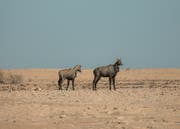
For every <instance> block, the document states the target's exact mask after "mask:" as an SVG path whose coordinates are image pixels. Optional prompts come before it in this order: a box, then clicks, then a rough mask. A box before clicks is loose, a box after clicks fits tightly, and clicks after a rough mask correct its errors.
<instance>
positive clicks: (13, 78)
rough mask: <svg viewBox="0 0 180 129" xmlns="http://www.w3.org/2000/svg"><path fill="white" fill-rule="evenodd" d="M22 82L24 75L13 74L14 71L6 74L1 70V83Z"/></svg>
mask: <svg viewBox="0 0 180 129" xmlns="http://www.w3.org/2000/svg"><path fill="white" fill-rule="evenodd" d="M22 82H23V77H22V76H21V75H18V74H12V73H8V74H5V73H3V71H2V70H0V83H5V84H20V83H22Z"/></svg>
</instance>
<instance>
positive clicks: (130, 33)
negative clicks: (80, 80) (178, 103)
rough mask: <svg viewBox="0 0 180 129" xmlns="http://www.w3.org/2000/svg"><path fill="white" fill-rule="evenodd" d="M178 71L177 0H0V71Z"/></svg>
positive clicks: (179, 21)
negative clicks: (117, 64) (119, 66)
mask: <svg viewBox="0 0 180 129" xmlns="http://www.w3.org/2000/svg"><path fill="white" fill-rule="evenodd" d="M118 57H121V58H122V62H123V64H124V67H130V68H152V67H153V68H154V67H155V68H156V67H178V68H180V0H0V68H64V67H71V66H74V65H76V64H81V65H82V66H83V67H84V68H94V67H96V66H99V65H106V64H111V63H113V62H114V61H115V60H116V58H118Z"/></svg>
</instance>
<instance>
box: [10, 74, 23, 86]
mask: <svg viewBox="0 0 180 129" xmlns="http://www.w3.org/2000/svg"><path fill="white" fill-rule="evenodd" d="M22 82H23V78H22V76H21V75H17V74H9V75H8V83H10V84H20V83H22Z"/></svg>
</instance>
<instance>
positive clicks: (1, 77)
mask: <svg viewBox="0 0 180 129" xmlns="http://www.w3.org/2000/svg"><path fill="white" fill-rule="evenodd" d="M0 83H4V73H3V71H2V70H0Z"/></svg>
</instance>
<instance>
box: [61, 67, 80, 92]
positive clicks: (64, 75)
mask: <svg viewBox="0 0 180 129" xmlns="http://www.w3.org/2000/svg"><path fill="white" fill-rule="evenodd" d="M77 72H81V65H76V66H75V67H73V68H70V69H63V70H59V72H58V75H59V80H58V85H59V90H62V83H63V81H64V80H65V79H67V87H66V90H68V87H69V82H70V81H72V89H73V90H74V81H75V78H76V76H77Z"/></svg>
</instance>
